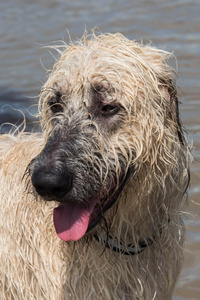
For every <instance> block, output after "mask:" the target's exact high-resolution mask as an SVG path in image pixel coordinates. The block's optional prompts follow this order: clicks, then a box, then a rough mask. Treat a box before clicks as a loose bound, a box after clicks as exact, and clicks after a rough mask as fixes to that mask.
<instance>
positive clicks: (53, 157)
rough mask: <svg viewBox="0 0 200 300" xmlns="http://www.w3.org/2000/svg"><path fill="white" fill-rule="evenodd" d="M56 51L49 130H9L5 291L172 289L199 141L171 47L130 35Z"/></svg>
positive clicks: (2, 235)
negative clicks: (189, 124) (184, 114)
mask: <svg viewBox="0 0 200 300" xmlns="http://www.w3.org/2000/svg"><path fill="white" fill-rule="evenodd" d="M56 49H57V50H58V51H59V53H60V58H59V59H58V60H57V61H56V62H55V64H54V66H53V68H52V70H51V71H50V72H49V74H48V78H47V81H46V83H45V84H44V86H43V88H42V91H41V95H40V100H39V111H40V116H41V126H42V134H39V133H38V134H36V133H29V134H28V133H25V132H20V133H18V134H15V135H13V134H4V135H2V136H1V137H0V186H1V189H0V199H1V205H0V228H1V230H0V298H1V299H6V300H8V299H51V300H52V299H65V300H68V299H74V300H75V299H76V300H77V299H87V300H89V299H104V300H105V299H107V300H114V299H120V300H121V299H126V300H127V299H131V300H132V299H134V300H136V299H137V300H150V299H151V300H153V299H154V300H155V299H156V300H168V299H171V298H172V293H173V290H174V286H175V283H176V281H177V278H178V275H179V273H180V270H181V266H182V261H183V245H184V232H185V229H184V223H183V209H184V205H186V204H187V202H188V200H187V188H188V184H189V153H190V151H189V146H188V143H187V141H186V139H185V135H184V132H183V127H182V125H181V122H180V119H179V109H178V98H177V89H176V85H175V79H176V76H177V74H176V72H175V71H174V70H173V69H172V68H171V67H169V65H168V59H169V57H170V54H169V53H167V52H165V51H161V50H158V49H156V48H154V47H152V46H151V45H149V44H146V45H145V44H142V43H138V42H136V41H131V40H129V39H127V38H125V37H124V36H123V35H121V34H105V35H103V34H100V35H96V34H95V33H93V34H91V35H89V36H87V35H84V36H83V38H82V39H81V40H80V41H79V42H76V43H74V44H70V45H66V44H63V49H60V48H59V47H58V48H56Z"/></svg>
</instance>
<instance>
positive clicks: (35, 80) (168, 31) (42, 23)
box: [0, 0, 200, 300]
mask: <svg viewBox="0 0 200 300" xmlns="http://www.w3.org/2000/svg"><path fill="white" fill-rule="evenodd" d="M95 26H96V27H98V28H99V29H100V30H101V31H102V32H121V33H123V34H124V35H126V36H127V37H128V38H130V39H142V40H145V41H146V40H152V41H153V44H154V45H155V46H157V47H159V48H161V49H164V50H167V51H174V54H175V55H176V57H177V60H178V70H179V74H180V86H181V92H180V94H181V97H180V100H181V102H182V105H181V116H182V121H183V123H184V125H185V126H186V128H187V129H188V132H189V139H190V140H191V141H193V145H194V154H195V160H194V162H193V164H192V168H191V187H190V191H189V198H190V200H191V201H192V203H191V205H190V208H189V209H188V211H189V212H190V213H191V216H189V218H188V220H187V221H186V226H187V239H186V247H185V264H184V268H183V271H182V274H181V277H180V280H179V282H178V285H177V288H176V292H175V295H174V298H173V299H174V300H184V299H189V300H197V299H200V259H199V257H200V235H199V232H200V184H199V182H200V89H199V80H200V1H199V0H191V1H189V0H173V1H172V0H168V1H164V0H140V1H139V0H135V1H131V0H123V1H119V0H98V1H92V0H86V1H82V0H76V1H71V0H70V1H69V0H40V1H39V0H38V1H37V0H35V1H31V0H27V1H23V0H1V2H0V123H4V122H6V121H8V122H12V123H13V122H14V123H17V122H18V124H19V122H20V120H21V119H22V113H23V114H25V115H26V118H27V122H28V129H31V128H32V127H34V129H35V130H37V129H38V126H37V122H35V118H34V117H33V114H35V113H36V112H37V108H36V106H35V104H36V103H37V95H38V93H39V91H40V88H41V86H42V84H43V81H44V80H45V73H46V71H45V69H49V68H50V67H51V66H52V63H53V61H54V59H53V57H52V56H51V55H50V54H49V53H48V51H47V50H46V49H44V48H42V47H43V46H45V45H49V44H51V43H52V42H53V41H55V40H61V39H64V40H65V41H69V37H68V33H67V30H68V31H69V32H70V35H71V38H72V40H75V39H77V38H80V37H81V35H82V34H83V32H84V30H85V29H88V31H89V30H90V29H91V28H94V27H95ZM28 108H29V109H28ZM27 109H28V110H27ZM19 110H20V111H21V112H19ZM8 129H9V125H8V124H7V125H5V126H3V127H1V129H0V130H1V131H5V130H8Z"/></svg>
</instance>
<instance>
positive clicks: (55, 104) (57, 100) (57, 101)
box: [48, 93, 63, 114]
mask: <svg viewBox="0 0 200 300" xmlns="http://www.w3.org/2000/svg"><path fill="white" fill-rule="evenodd" d="M61 97H62V96H61V94H60V93H55V95H54V96H53V97H52V98H51V99H50V100H49V103H48V104H49V107H50V109H51V111H52V112H53V113H54V114H56V113H61V112H63V102H62V99H61Z"/></svg>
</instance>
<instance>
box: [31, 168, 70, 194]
mask: <svg viewBox="0 0 200 300" xmlns="http://www.w3.org/2000/svg"><path fill="white" fill-rule="evenodd" d="M32 184H33V186H34V187H35V189H36V191H37V193H38V194H39V195H40V196H43V197H44V196H53V197H56V198H62V197H64V196H65V195H66V194H67V193H68V192H69V191H70V189H71V187H72V175H71V174H70V173H69V172H61V173H60V172H56V171H54V172H53V171H49V172H47V171H46V170H43V169H42V168H40V169H38V170H35V171H34V172H33V174H32Z"/></svg>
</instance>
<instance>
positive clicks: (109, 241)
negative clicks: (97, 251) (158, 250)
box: [94, 233, 153, 255]
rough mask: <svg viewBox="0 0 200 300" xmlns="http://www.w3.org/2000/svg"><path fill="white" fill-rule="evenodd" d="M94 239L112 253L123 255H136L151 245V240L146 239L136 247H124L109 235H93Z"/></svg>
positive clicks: (132, 245)
mask: <svg viewBox="0 0 200 300" xmlns="http://www.w3.org/2000/svg"><path fill="white" fill-rule="evenodd" d="M94 237H95V239H96V240H97V241H98V242H100V243H101V244H103V245H104V246H105V247H107V248H109V249H111V250H113V251H114V252H117V253H120V254H123V255H136V254H139V253H141V252H143V251H144V250H145V248H147V247H148V246H150V245H151V244H152V243H153V240H152V239H146V240H145V241H141V242H138V245H137V246H136V245H134V244H129V245H127V246H125V245H124V244H123V243H122V242H119V241H118V240H117V238H113V237H112V236H111V235H108V236H107V234H105V235H103V234H100V233H95V235H94Z"/></svg>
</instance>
